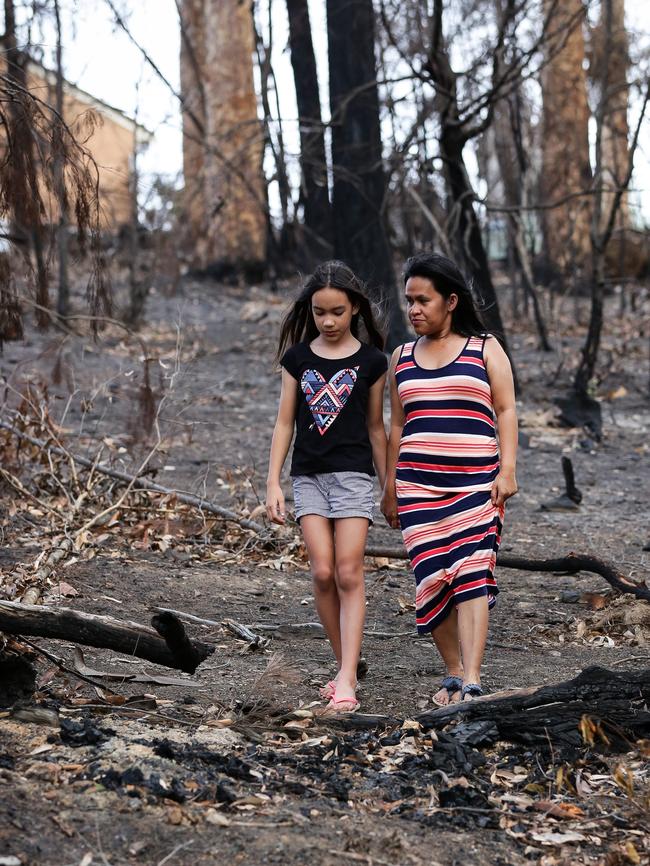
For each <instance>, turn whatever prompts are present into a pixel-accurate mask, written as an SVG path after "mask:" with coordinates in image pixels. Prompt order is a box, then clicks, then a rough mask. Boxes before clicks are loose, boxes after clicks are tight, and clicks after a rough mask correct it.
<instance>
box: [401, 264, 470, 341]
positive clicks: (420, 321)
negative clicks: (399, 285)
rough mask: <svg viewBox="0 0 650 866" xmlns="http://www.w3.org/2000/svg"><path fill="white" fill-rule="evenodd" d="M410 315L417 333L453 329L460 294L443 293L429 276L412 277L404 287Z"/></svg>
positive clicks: (434, 332) (424, 333) (422, 333)
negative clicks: (446, 295) (452, 323)
mask: <svg viewBox="0 0 650 866" xmlns="http://www.w3.org/2000/svg"><path fill="white" fill-rule="evenodd" d="M404 295H405V297H406V307H407V310H408V317H409V320H410V322H411V324H412V325H413V329H414V330H415V333H416V334H420V335H427V334H439V333H440V332H445V331H449V330H450V329H451V319H452V317H451V314H452V311H453V310H454V309H455V307H456V304H457V303H458V295H456V294H453V293H452V294H451V295H450V296H449V297H448V298H445V297H444V295H441V294H440V292H439V291H438V290H437V289H436V288H435V286H434V285H433V283H432V282H431V280H429V279H427V277H410V278H409V279H408V280H407V282H406V286H405V287H404Z"/></svg>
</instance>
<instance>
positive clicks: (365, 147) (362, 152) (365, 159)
mask: <svg viewBox="0 0 650 866" xmlns="http://www.w3.org/2000/svg"><path fill="white" fill-rule="evenodd" d="M374 14H375V13H374V9H373V5H372V0H327V36H328V49H329V79H330V80H329V90H330V111H331V116H332V121H331V122H332V168H333V173H334V190H333V202H332V213H333V218H334V244H335V246H334V249H335V254H336V256H337V257H338V258H341V259H344V260H345V261H346V262H347V264H349V265H350V267H351V268H353V270H354V271H355V272H356V273H357V274H359V276H360V277H362V278H363V279H364V280H366V281H367V282H368V284H369V287H370V289H371V291H372V292H373V294H374V297H375V299H376V300H378V301H379V302H380V303H381V305H382V306H383V307H384V308H385V311H386V316H387V320H388V347H389V348H392V347H394V346H396V345H398V344H399V343H400V342H403V341H404V340H406V339H407V337H408V331H407V329H406V323H405V320H404V314H403V312H402V309H401V307H400V303H399V297H398V291H397V284H396V280H395V272H394V269H393V263H392V260H391V250H390V244H389V241H388V237H387V232H386V226H385V222H384V200H385V197H386V177H385V173H384V166H383V162H382V149H381V135H380V128H379V95H378V89H377V73H376V68H375V40H374V32H375V20H374Z"/></svg>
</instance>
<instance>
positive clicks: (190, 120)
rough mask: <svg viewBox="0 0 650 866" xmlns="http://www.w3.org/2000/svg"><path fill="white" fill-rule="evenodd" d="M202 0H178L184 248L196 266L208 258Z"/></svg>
mask: <svg viewBox="0 0 650 866" xmlns="http://www.w3.org/2000/svg"><path fill="white" fill-rule="evenodd" d="M203 5H204V0H180V2H179V8H178V11H179V17H180V28H181V56H180V72H181V96H182V99H183V178H184V190H183V212H184V216H185V220H184V238H183V241H184V244H183V245H184V246H185V247H186V248H187V251H188V253H189V255H190V261H191V262H192V264H193V265H195V266H201V265H203V264H205V259H206V255H207V248H206V245H207V236H206V232H207V211H206V199H205V191H204V184H205V177H204V170H205V127H206V117H205V91H204V85H203V79H204V76H205V21H204V17H203Z"/></svg>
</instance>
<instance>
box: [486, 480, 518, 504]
mask: <svg viewBox="0 0 650 866" xmlns="http://www.w3.org/2000/svg"><path fill="white" fill-rule="evenodd" d="M517 489H518V488H517V479H516V478H515V473H514V472H499V474H498V475H497V477H496V478H495V479H494V483H493V484H492V491H491V493H490V499H491V500H492V505H496V506H497V508H501V506H502V505H503V504H504V502H505V501H506V499H510V497H511V496H514V495H515V493H516V492H517Z"/></svg>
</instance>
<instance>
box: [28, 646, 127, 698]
mask: <svg viewBox="0 0 650 866" xmlns="http://www.w3.org/2000/svg"><path fill="white" fill-rule="evenodd" d="M20 642H21V643H26V644H27V646H30V647H31V648H32V649H33V650H35V651H36V652H37V653H39V654H40V655H42V656H43V657H44V658H46V659H48V660H49V661H51V662H53V663H54V664H55V665H56V666H57V667H58V668H59V669H60V670H62V671H65V673H66V674H71V676H73V677H77V678H78V679H80V680H83V681H84V682H85V683H89V684H90V685H91V686H97V685H100V684H99V683H98V682H97V681H96V680H91V678H90V677H87V676H85V675H84V674H80V673H79V671H76V670H75V669H74V668H69V667H68V666H67V665H66V664H65V663H64V661H63V659H60V658H58V656H55V655H53V654H52V653H51V652H48V651H47V650H44V649H43V647H41V646H39V645H38V644H36V643H34V642H33V641H31V640H27V638H26V637H23V636H22V635H21V637H20ZM101 687H102V688H103V689H104V691H105V692H112V693H113V694H114V695H116V694H118V693H117V692H116V691H115V689H112V688H111V687H110V686H107V685H105V684H104V683H101Z"/></svg>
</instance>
